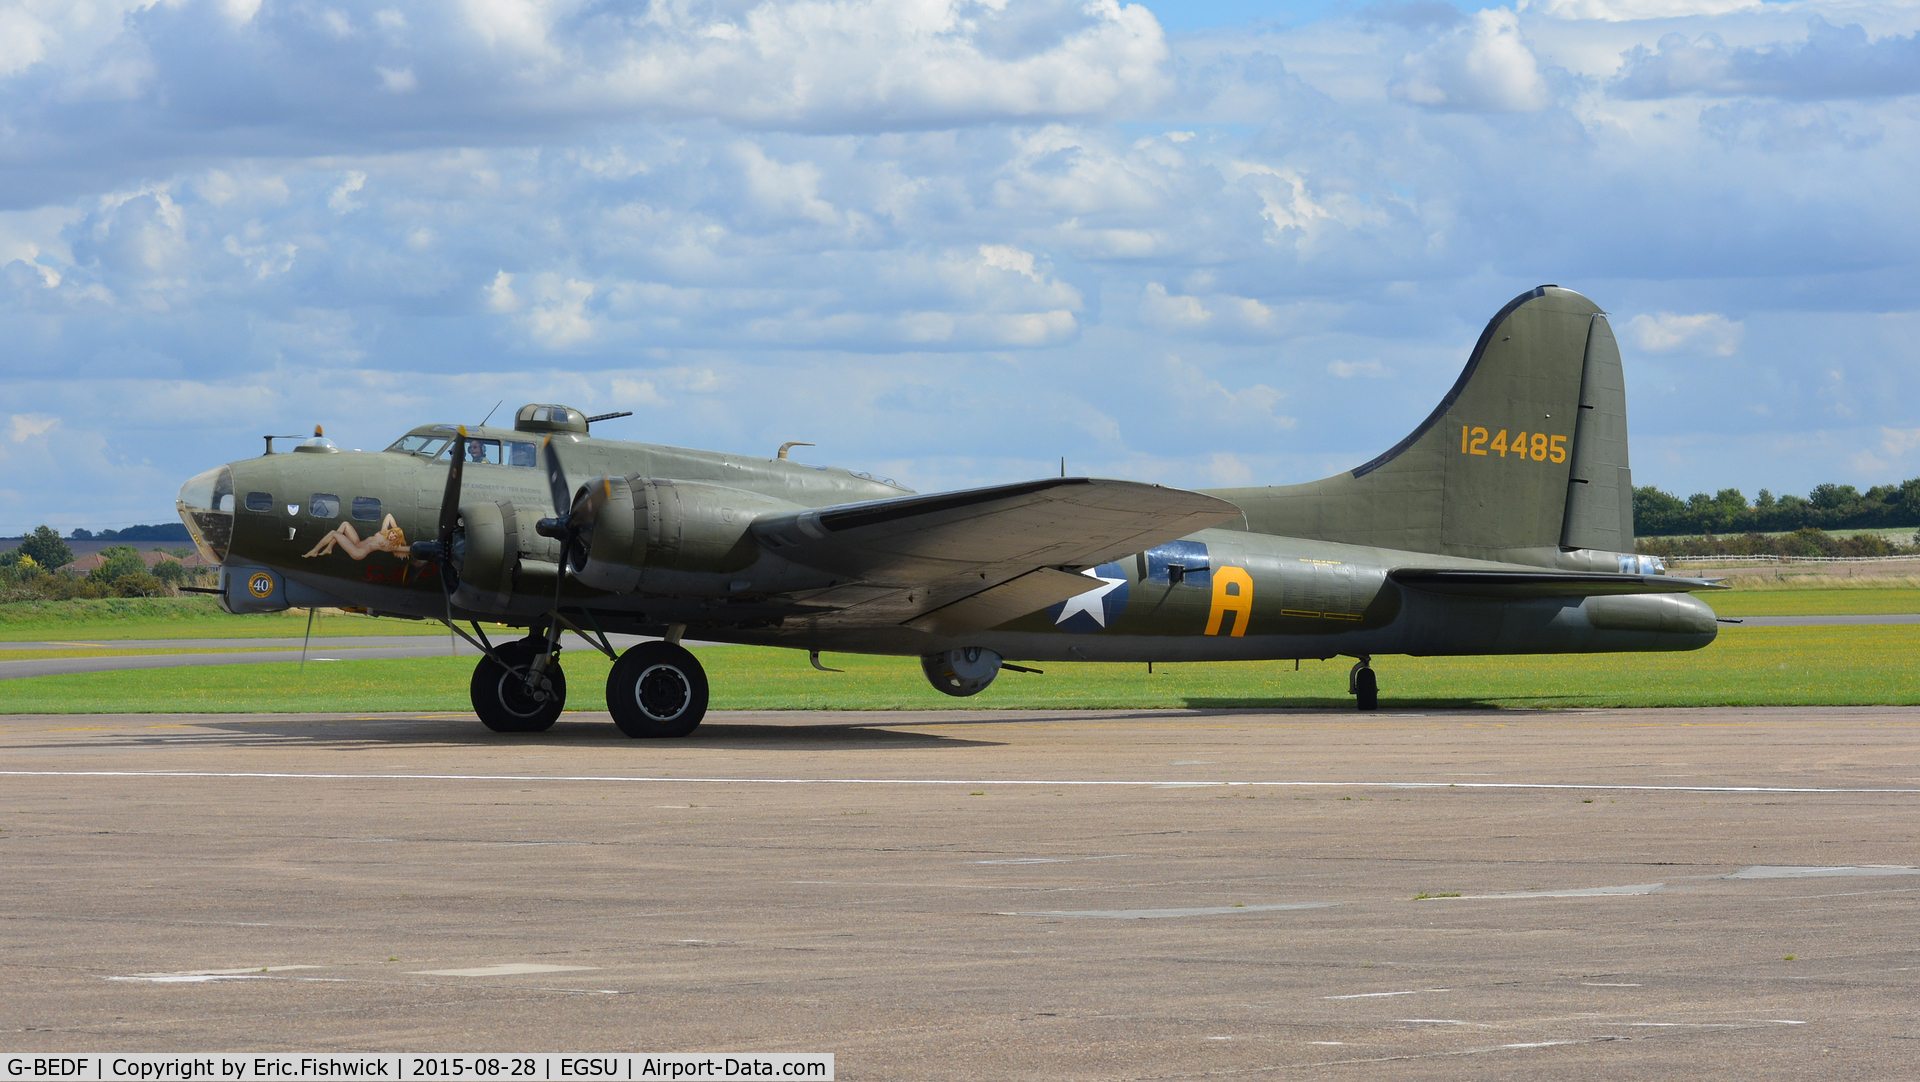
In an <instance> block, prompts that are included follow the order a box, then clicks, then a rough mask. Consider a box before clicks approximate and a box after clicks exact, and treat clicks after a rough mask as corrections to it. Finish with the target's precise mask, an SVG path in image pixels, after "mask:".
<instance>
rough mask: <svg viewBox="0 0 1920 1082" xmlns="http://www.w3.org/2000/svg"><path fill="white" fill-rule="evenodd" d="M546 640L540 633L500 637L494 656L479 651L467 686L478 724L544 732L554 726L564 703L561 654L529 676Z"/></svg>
mask: <svg viewBox="0 0 1920 1082" xmlns="http://www.w3.org/2000/svg"><path fill="white" fill-rule="evenodd" d="M546 645H547V643H546V639H544V638H539V639H533V638H527V639H515V640H514V641H512V642H503V643H501V644H500V645H499V647H498V648H496V649H495V650H494V651H493V657H482V658H481V659H480V664H478V665H476V666H474V669H473V683H472V684H470V685H469V687H468V690H469V692H470V693H471V694H472V696H473V712H474V713H476V714H478V715H480V723H481V724H483V725H485V726H486V727H487V728H489V729H492V730H493V731H494V732H496V733H543V732H546V731H547V730H548V729H551V728H553V723H554V720H555V719H557V718H558V717H559V716H560V710H561V708H562V707H564V706H566V705H567V674H566V673H563V672H561V671H560V660H559V658H558V657H557V656H556V657H555V658H554V660H553V662H552V663H551V664H549V665H547V666H546V667H545V668H544V669H543V670H542V671H541V672H540V674H539V675H537V676H534V677H532V679H529V678H528V677H529V674H530V673H531V672H532V669H533V663H534V661H535V659H537V658H538V657H539V656H540V655H541V654H542V653H543V652H544V651H545V649H546ZM494 658H498V659H499V661H496V660H494ZM501 662H505V663H506V664H505V665H504V666H503V665H501Z"/></svg>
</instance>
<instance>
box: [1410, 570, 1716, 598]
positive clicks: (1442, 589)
mask: <svg viewBox="0 0 1920 1082" xmlns="http://www.w3.org/2000/svg"><path fill="white" fill-rule="evenodd" d="M1387 577H1388V578H1389V579H1392V580H1393V581H1394V582H1396V583H1398V584H1400V585H1401V586H1404V587H1406V588H1407V589H1409V590H1419V591H1422V592H1424V593H1429V594H1446V595H1448V596H1451V597H1484V598H1490V599H1495V600H1502V601H1504V600H1517V599H1520V598H1528V597H1601V596H1605V595H1608V594H1684V593H1689V592H1691V591H1694V590H1724V589H1727V587H1726V586H1724V585H1722V584H1721V583H1718V582H1715V581H1713V580H1711V579H1686V578H1680V577H1678V576H1675V575H1609V574H1603V573H1597V572H1585V571H1463V570H1458V569H1455V568H1422V567H1402V568H1398V569H1396V570H1393V571H1389V572H1387Z"/></svg>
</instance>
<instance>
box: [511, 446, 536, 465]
mask: <svg viewBox="0 0 1920 1082" xmlns="http://www.w3.org/2000/svg"><path fill="white" fill-rule="evenodd" d="M535 457H536V452H535V449H534V446H533V444H531V443H521V442H519V441H518V440H509V441H508V442H507V462H508V463H509V464H510V465H514V466H531V465H534V462H535Z"/></svg>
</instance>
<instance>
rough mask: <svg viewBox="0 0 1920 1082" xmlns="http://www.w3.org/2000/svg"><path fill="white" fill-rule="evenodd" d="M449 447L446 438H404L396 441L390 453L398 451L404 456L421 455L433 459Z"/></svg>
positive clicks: (390, 448)
mask: <svg viewBox="0 0 1920 1082" xmlns="http://www.w3.org/2000/svg"><path fill="white" fill-rule="evenodd" d="M446 446H447V438H446V437H445V436H402V437H400V438H399V439H397V440H395V441H394V443H393V446H392V447H389V448H387V450H389V451H398V452H399V453H400V454H403V455H420V456H421V457H423V458H432V457H433V456H435V455H437V454H439V453H440V452H441V450H442V449H443V448H445V447H446Z"/></svg>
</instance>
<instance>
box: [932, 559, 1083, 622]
mask: <svg viewBox="0 0 1920 1082" xmlns="http://www.w3.org/2000/svg"><path fill="white" fill-rule="evenodd" d="M1097 585H1099V584H1098V583H1089V582H1088V581H1087V577H1086V576H1085V575H1076V574H1073V573H1072V572H1070V571H1061V570H1059V569H1058V568H1052V567H1043V568H1040V569H1039V570H1037V571H1029V572H1027V573H1026V574H1024V575H1021V576H1019V577H1018V578H1013V579H1008V580H1007V581H1006V582H1003V583H1001V584H1000V585H998V586H995V587H994V588H992V589H991V590H982V591H980V592H979V593H977V594H974V595H972V596H970V597H963V598H961V599H960V600H958V601H955V602H952V603H951V604H948V605H944V606H942V607H940V608H937V609H934V610H933V611H932V612H928V613H923V614H921V615H919V616H916V617H914V618H913V619H911V620H906V621H904V623H905V624H906V625H907V626H908V627H912V628H918V629H919V630H921V631H931V632H932V633H934V634H935V635H965V634H967V633H969V632H973V631H985V630H986V629H987V628H990V627H994V626H996V625H999V624H1004V623H1006V622H1007V621H1008V620H1012V619H1015V618H1017V617H1021V616H1025V615H1026V614H1028V613H1030V612H1035V611H1037V610H1039V609H1044V608H1046V607H1047V606H1048V605H1052V604H1055V603H1056V602H1061V601H1065V600H1066V599H1068V598H1070V597H1075V596H1078V595H1080V594H1084V593H1086V592H1087V591H1088V590H1089V589H1091V588H1092V587H1093V586H1097Z"/></svg>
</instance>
